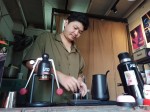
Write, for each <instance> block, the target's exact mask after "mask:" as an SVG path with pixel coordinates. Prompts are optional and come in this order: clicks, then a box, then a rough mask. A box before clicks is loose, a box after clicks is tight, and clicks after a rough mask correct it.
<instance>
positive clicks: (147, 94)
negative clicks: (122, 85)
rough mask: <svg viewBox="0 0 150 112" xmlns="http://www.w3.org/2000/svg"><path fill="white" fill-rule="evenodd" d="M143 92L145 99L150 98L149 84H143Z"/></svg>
mask: <svg viewBox="0 0 150 112" xmlns="http://www.w3.org/2000/svg"><path fill="white" fill-rule="evenodd" d="M143 94H144V98H145V99H150V85H146V84H145V85H144V88H143Z"/></svg>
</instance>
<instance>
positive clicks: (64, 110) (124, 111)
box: [0, 106, 150, 112]
mask: <svg viewBox="0 0 150 112" xmlns="http://www.w3.org/2000/svg"><path fill="white" fill-rule="evenodd" d="M0 112H150V106H149V107H148V106H146V107H142V108H140V107H136V108H128V107H120V106H59V107H36V108H31V107H30V108H12V109H2V108H1V109H0Z"/></svg>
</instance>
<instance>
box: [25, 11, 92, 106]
mask: <svg viewBox="0 0 150 112" xmlns="http://www.w3.org/2000/svg"><path fill="white" fill-rule="evenodd" d="M88 26H89V20H88V18H87V17H86V15H85V14H82V13H72V14H71V15H70V16H69V17H68V18H67V19H66V20H65V22H64V30H63V32H62V33H60V34H51V33H49V32H45V33H43V34H41V35H40V36H39V37H37V39H36V41H35V42H34V44H33V46H32V47H31V49H30V50H29V52H28V53H27V55H26V56H25V58H24V64H25V65H26V67H27V68H29V69H30V70H31V69H32V65H31V64H30V60H36V59H37V58H39V57H41V56H42V54H43V53H48V54H49V57H50V58H51V59H53V60H54V63H55V67H56V73H57V77H58V81H59V83H60V84H61V86H62V88H63V89H64V94H63V95H62V96H58V95H56V94H55V95H54V102H58V103H64V102H67V100H68V99H72V94H73V92H76V91H77V90H78V89H79V91H80V93H81V95H82V96H85V95H86V93H87V86H86V84H85V83H84V82H83V80H82V75H81V74H82V72H83V67H84V61H83V58H82V57H81V55H80V53H79V50H78V49H77V47H76V45H75V40H76V39H78V38H79V37H80V36H81V34H82V32H83V31H85V30H87V28H88ZM50 84H51V83H50V82H49V81H42V82H40V81H36V82H35V85H36V87H35V93H36V91H37V92H38V94H36V95H34V96H33V97H34V98H33V100H35V101H36V100H37V101H45V100H46V101H47V100H49V98H50V87H51V85H50ZM55 85H56V84H55ZM55 88H56V87H55ZM40 91H41V94H39V92H40Z"/></svg>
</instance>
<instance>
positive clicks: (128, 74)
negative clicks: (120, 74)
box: [124, 70, 138, 86]
mask: <svg viewBox="0 0 150 112" xmlns="http://www.w3.org/2000/svg"><path fill="white" fill-rule="evenodd" d="M124 74H125V78H126V82H127V85H128V86H131V85H137V84H138V83H137V79H136V75H135V72H134V70H130V71H125V72H124Z"/></svg>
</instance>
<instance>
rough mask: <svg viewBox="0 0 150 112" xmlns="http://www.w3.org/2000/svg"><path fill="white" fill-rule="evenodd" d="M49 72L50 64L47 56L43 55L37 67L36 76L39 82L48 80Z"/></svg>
mask: <svg viewBox="0 0 150 112" xmlns="http://www.w3.org/2000/svg"><path fill="white" fill-rule="evenodd" d="M50 70H51V64H50V62H49V55H48V54H46V53H44V54H43V55H42V61H41V62H40V63H39V65H38V72H37V76H39V80H49V78H50Z"/></svg>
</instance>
